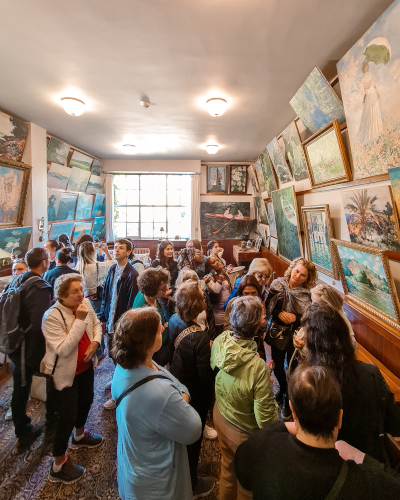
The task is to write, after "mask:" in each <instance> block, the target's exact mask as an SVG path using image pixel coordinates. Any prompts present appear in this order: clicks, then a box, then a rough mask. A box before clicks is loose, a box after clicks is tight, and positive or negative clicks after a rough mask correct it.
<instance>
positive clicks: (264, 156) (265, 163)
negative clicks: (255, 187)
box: [259, 148, 278, 196]
mask: <svg viewBox="0 0 400 500" xmlns="http://www.w3.org/2000/svg"><path fill="white" fill-rule="evenodd" d="M259 158H260V160H261V166H262V171H263V173H264V180H265V187H266V188H267V192H268V196H271V193H272V191H275V190H276V189H278V184H277V183H276V179H275V173H274V169H273V168H272V165H271V160H270V158H269V154H268V150H267V148H265V149H264V150H263V151H261V153H260V156H259Z"/></svg>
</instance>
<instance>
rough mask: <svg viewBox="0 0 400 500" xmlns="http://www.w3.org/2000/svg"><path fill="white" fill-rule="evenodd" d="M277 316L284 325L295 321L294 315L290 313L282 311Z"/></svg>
mask: <svg viewBox="0 0 400 500" xmlns="http://www.w3.org/2000/svg"><path fill="white" fill-rule="evenodd" d="M278 318H279V319H280V320H281V321H282V322H283V323H285V324H286V325H290V323H294V322H295V321H296V315H295V314H292V313H288V312H285V311H282V312H280V313H279V315H278Z"/></svg>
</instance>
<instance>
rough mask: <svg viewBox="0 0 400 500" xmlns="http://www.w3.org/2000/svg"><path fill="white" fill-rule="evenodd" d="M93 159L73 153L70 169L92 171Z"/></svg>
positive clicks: (76, 152)
mask: <svg viewBox="0 0 400 500" xmlns="http://www.w3.org/2000/svg"><path fill="white" fill-rule="evenodd" d="M92 161H93V158H92V157H91V156H87V155H84V154H83V153H80V152H79V151H74V152H73V153H72V156H71V159H70V161H69V167H70V168H72V167H77V168H81V169H83V170H90V167H91V165H92Z"/></svg>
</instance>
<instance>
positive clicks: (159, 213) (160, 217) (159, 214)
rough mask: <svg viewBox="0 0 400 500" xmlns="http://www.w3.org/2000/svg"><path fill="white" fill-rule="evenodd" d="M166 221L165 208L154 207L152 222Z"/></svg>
mask: <svg viewBox="0 0 400 500" xmlns="http://www.w3.org/2000/svg"><path fill="white" fill-rule="evenodd" d="M166 220H167V209H166V208H165V207H154V222H160V221H163V224H165V221H166Z"/></svg>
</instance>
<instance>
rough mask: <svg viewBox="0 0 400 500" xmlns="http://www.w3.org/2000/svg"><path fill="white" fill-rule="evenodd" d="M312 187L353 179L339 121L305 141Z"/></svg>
mask: <svg viewBox="0 0 400 500" xmlns="http://www.w3.org/2000/svg"><path fill="white" fill-rule="evenodd" d="M303 146H304V153H305V155H306V160H307V164H308V171H309V174H310V181H311V186H312V187H320V186H328V185H330V184H337V183H339V182H346V181H351V170H350V165H349V162H348V160H347V155H346V151H345V148H344V144H343V139H342V134H341V132H340V127H339V123H338V121H337V120H335V121H333V122H332V123H330V124H329V125H327V126H326V127H324V128H323V129H321V130H320V131H319V132H317V133H316V134H314V135H313V136H311V137H309V138H308V139H307V140H306V141H304V142H303Z"/></svg>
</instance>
